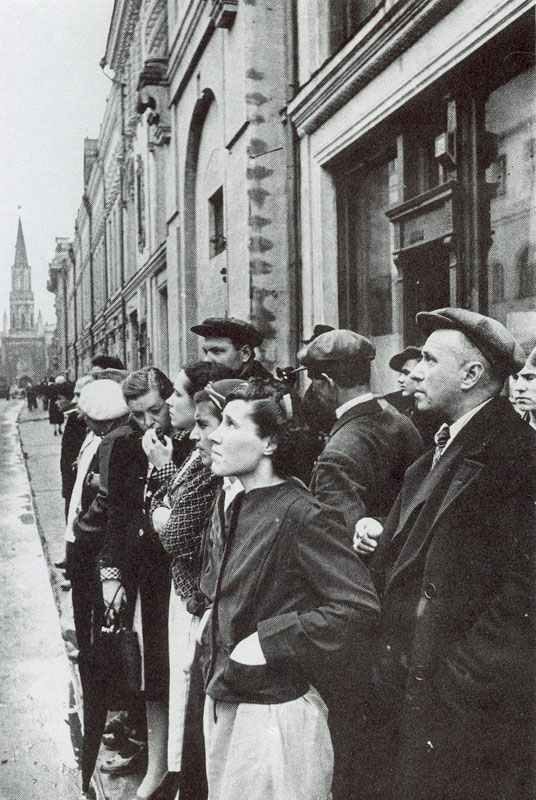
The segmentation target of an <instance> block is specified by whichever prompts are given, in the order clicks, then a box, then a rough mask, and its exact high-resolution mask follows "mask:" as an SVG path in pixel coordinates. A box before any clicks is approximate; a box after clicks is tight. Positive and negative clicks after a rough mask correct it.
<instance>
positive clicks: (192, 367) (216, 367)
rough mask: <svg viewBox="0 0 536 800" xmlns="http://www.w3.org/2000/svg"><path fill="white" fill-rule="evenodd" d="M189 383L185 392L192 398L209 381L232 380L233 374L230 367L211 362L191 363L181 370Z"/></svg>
mask: <svg viewBox="0 0 536 800" xmlns="http://www.w3.org/2000/svg"><path fill="white" fill-rule="evenodd" d="M182 371H183V372H184V374H185V375H186V377H187V378H188V381H189V385H188V386H186V391H187V392H188V394H189V395H190V397H193V396H194V394H196V392H200V391H201V389H204V388H205V386H206V385H207V383H210V382H211V381H221V380H223V379H224V378H233V377H234V372H233V370H232V369H230V367H225V366H224V365H223V364H216V363H214V362H213V361H192V362H190V363H189V364H186V366H184V367H183V368H182Z"/></svg>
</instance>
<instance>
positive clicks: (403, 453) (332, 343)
mask: <svg viewBox="0 0 536 800" xmlns="http://www.w3.org/2000/svg"><path fill="white" fill-rule="evenodd" d="M374 357H375V350H374V346H373V344H372V343H371V342H370V341H369V340H368V339H366V338H365V337H364V336H360V335H359V334H358V333H354V331H349V330H331V331H328V332H326V333H323V334H321V335H320V336H318V337H316V338H315V339H313V341H312V342H310V344H309V345H308V346H307V348H306V349H304V350H302V351H300V353H299V354H298V359H299V360H300V361H301V363H302V364H303V365H304V366H305V367H307V370H308V375H309V377H310V378H311V381H312V389H313V392H314V394H315V397H316V399H317V401H318V402H319V403H323V404H324V406H325V408H326V409H327V410H329V411H330V412H331V413H333V414H334V416H335V422H334V424H333V426H332V428H331V431H330V433H329V436H328V439H327V442H326V445H325V447H324V450H323V451H322V452H321V453H320V455H319V457H318V459H317V462H316V465H315V467H314V469H313V474H312V478H311V491H312V492H313V493H314V494H315V495H316V496H317V498H318V499H319V500H320V501H321V502H322V503H324V504H325V505H327V506H330V507H332V508H333V509H336V510H337V511H338V512H342V513H343V514H344V517H345V522H346V531H347V541H348V545H349V546H350V544H351V542H352V537H353V533H354V526H355V524H356V522H357V521H358V520H359V519H361V518H362V517H364V516H372V517H379V518H380V519H382V520H383V518H384V517H386V516H387V514H388V512H389V510H390V508H391V506H392V504H393V502H394V499H395V497H396V495H397V492H398V489H399V487H400V484H401V482H402V478H403V475H404V472H405V470H406V468H407V467H408V466H409V465H410V464H411V463H412V462H413V461H414V460H415V459H416V458H417V456H418V455H419V454H420V453H421V450H422V447H421V439H420V436H419V434H418V433H417V430H416V429H415V427H414V425H413V423H412V422H411V421H410V420H409V419H408V418H407V417H406V416H404V415H403V414H401V413H400V412H398V411H397V410H396V409H395V408H393V406H391V405H390V404H389V403H387V402H386V401H385V400H383V399H376V398H375V397H374V396H373V395H372V393H371V391H370V369H371V362H372V360H373V359H374ZM357 660H358V661H359V658H358V659H357ZM362 669H363V665H362V664H359V669H358V668H357V667H356V670H355V671H354V673H353V674H354V677H355V681H356V684H359V683H360V676H361V679H362V673H361V672H360V670H362ZM361 683H362V680H361ZM319 688H320V690H321V692H323V694H324V697H325V699H326V702H327V704H328V707H329V720H330V723H329V724H330V730H331V735H332V739H333V746H334V751H335V771H334V780H333V789H332V791H333V800H347V798H348V796H349V795H348V787H349V785H350V781H353V768H354V763H355V762H356V758H357V756H356V753H355V752H354V747H355V744H356V740H355V729H356V725H357V726H359V723H358V722H356V720H357V719H358V716H357V715H358V713H359V707H360V703H359V700H358V698H357V697H354V693H353V691H352V690H350V691H348V692H346V693H345V694H344V695H343V694H342V693H341V691H340V687H336V686H331V685H329V678H328V686H322V687H319ZM358 689H359V687H358V686H357V687H356V691H358ZM353 702H356V703H357V708H355V709H354V708H353V706H352V703H353ZM354 712H355V713H354Z"/></svg>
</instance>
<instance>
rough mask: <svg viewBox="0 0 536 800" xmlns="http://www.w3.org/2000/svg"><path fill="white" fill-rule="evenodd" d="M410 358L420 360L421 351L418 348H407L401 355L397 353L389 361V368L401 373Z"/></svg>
mask: <svg viewBox="0 0 536 800" xmlns="http://www.w3.org/2000/svg"><path fill="white" fill-rule="evenodd" d="M410 358H416V359H417V360H420V358H421V351H420V350H419V348H418V347H406V348H404V350H402V352H401V353H396V354H395V355H394V356H393V357H392V359H391V360H390V361H389V366H390V367H391V369H394V370H395V372H400V370H401V369H402V367H403V366H404V364H405V363H406V361H409V359H410Z"/></svg>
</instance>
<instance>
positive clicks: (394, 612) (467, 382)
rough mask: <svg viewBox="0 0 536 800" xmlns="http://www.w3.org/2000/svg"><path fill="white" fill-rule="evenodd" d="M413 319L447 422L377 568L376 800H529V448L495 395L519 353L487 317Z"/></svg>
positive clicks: (406, 495)
mask: <svg viewBox="0 0 536 800" xmlns="http://www.w3.org/2000/svg"><path fill="white" fill-rule="evenodd" d="M417 320H418V322H419V324H420V325H421V327H422V328H423V329H424V332H425V333H429V336H428V339H427V341H426V342H425V344H424V345H423V348H422V360H421V361H420V362H419V363H418V365H417V366H416V367H415V368H414V369H413V371H412V377H413V379H414V380H415V381H416V382H417V383H418V386H417V389H416V392H415V397H416V403H417V407H418V409H419V410H420V411H430V412H436V413H438V414H439V415H440V416H441V418H442V419H444V420H446V423H447V424H446V425H445V426H442V428H441V430H440V431H439V432H438V433H437V434H436V445H437V446H436V448H435V451H434V450H430V451H429V452H428V453H426V454H425V455H423V456H422V457H421V458H420V459H419V460H418V461H417V462H416V463H415V464H413V465H412V466H411V467H410V469H409V470H408V471H407V473H406V476H405V478H404V483H403V486H402V490H401V492H400V495H399V497H398V499H397V502H396V504H395V506H394V507H393V510H392V512H391V514H390V515H389V518H388V519H387V522H386V525H385V529H384V532H383V535H382V537H381V539H380V544H379V546H378V550H377V552H376V555H375V557H374V559H373V562H372V565H371V568H372V571H373V574H374V575H375V577H376V579H377V586H378V588H379V589H380V593H381V595H382V598H383V599H382V605H383V619H382V631H381V636H380V641H379V653H378V658H377V661H376V668H375V670H374V696H375V697H376V701H377V704H376V707H375V713H376V725H375V726H372V728H371V734H370V740H369V741H370V747H371V750H370V751H369V752H368V754H366V753H363V754H362V755H363V758H364V760H365V761H366V762H367V763H368V764H372V763H374V765H375V768H376V769H375V777H374V779H373V780H372V781H371V782H372V785H373V789H372V790H371V793H370V797H374V798H378V800H379V798H381V800H386V798H396V800H430V799H431V798H438V800H439V799H440V798H441V800H484V799H485V800H499V799H501V800H506V799H508V800H528V798H529V797H534V795H533V794H532V790H533V789H534V786H532V787H531V778H533V775H534V772H533V770H534V760H533V759H534V752H533V750H534V747H533V745H534V740H533V737H534V730H535V728H534V699H535V696H534V690H535V684H534V654H535V652H536V646H535V636H534V616H533V615H534V587H535V581H534V578H535V574H534V554H535V541H536V519H535V513H534V511H535V509H534V501H535V498H536V435H535V433H534V431H532V430H531V429H530V428H529V427H528V426H527V425H525V424H524V423H523V420H521V419H520V417H519V416H518V415H517V414H516V413H515V412H514V411H513V409H512V407H511V405H510V403H509V402H508V400H507V399H506V398H503V397H501V396H500V394H501V390H502V387H503V384H504V380H505V378H506V377H507V375H508V374H511V373H513V372H516V371H517V370H518V369H519V366H520V364H521V363H522V362H523V352H522V350H521V349H520V348H519V345H518V344H517V343H516V342H515V340H514V338H513V337H512V336H511V334H510V333H509V331H507V329H506V328H505V327H504V326H502V325H501V324H500V323H499V322H497V321H495V320H492V319H490V318H488V317H484V316H482V315H481V314H476V313H474V312H471V311H466V310H462V309H457V308H445V309H439V310H438V311H433V312H423V313H420V314H418V315H417ZM361 796H362V797H369V795H368V794H367V792H366V791H363V792H362V794H361Z"/></svg>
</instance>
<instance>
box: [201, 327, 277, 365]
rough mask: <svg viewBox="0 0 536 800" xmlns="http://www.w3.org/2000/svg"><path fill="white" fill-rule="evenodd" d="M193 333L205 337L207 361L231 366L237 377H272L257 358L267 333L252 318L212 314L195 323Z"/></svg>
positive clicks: (204, 350) (204, 351)
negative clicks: (247, 319) (212, 315)
mask: <svg viewBox="0 0 536 800" xmlns="http://www.w3.org/2000/svg"><path fill="white" fill-rule="evenodd" d="M191 330H192V333H196V334H197V335H198V336H202V337H203V353H204V354H205V360H206V361H213V362H214V363H216V364H223V365H224V366H225V367H230V369H232V370H233V372H234V373H235V376H236V377H237V378H242V379H243V380H245V381H247V380H248V379H249V378H270V379H271V378H272V376H271V375H270V373H269V372H268V370H267V369H266V368H265V367H263V365H262V364H261V362H260V361H258V360H257V359H256V358H255V348H256V347H259V345H261V344H262V340H263V335H262V333H261V332H260V331H258V330H257V328H256V327H255V326H254V325H252V324H251V323H250V322H246V321H245V320H242V319H237V318H236V317H208V318H207V319H205V320H203V322H201V323H200V324H199V325H194V326H193V327H192V329H191Z"/></svg>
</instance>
